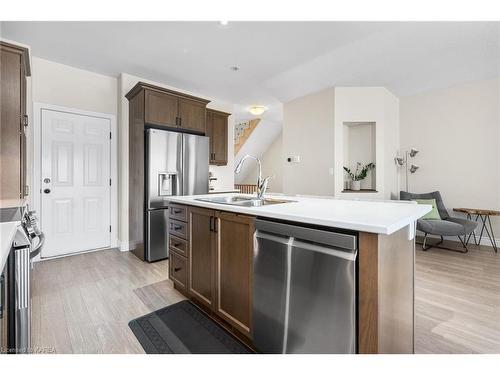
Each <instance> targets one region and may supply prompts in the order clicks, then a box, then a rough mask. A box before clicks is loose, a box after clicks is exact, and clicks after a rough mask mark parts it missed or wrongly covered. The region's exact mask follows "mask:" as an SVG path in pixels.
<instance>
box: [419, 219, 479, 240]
mask: <svg viewBox="0 0 500 375" xmlns="http://www.w3.org/2000/svg"><path fill="white" fill-rule="evenodd" d="M476 226H477V223H476V222H474V221H471V220H467V219H460V218H456V217H450V218H448V219H446V220H422V219H419V220H418V221H417V229H418V230H420V231H422V232H424V233H429V234H436V235H438V236H463V235H466V234H469V233H471V232H472V231H473V230H474V229H475V228H476Z"/></svg>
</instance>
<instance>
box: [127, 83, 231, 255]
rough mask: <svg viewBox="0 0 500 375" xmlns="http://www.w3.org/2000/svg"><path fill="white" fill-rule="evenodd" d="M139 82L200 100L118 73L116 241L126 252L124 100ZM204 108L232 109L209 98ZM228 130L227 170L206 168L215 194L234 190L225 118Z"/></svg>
mask: <svg viewBox="0 0 500 375" xmlns="http://www.w3.org/2000/svg"><path fill="white" fill-rule="evenodd" d="M139 81H142V82H146V83H150V84H153V85H157V86H161V87H165V88H168V89H171V90H175V91H179V92H183V93H186V94H189V95H194V96H198V97H204V96H203V95H201V94H200V93H193V92H189V91H186V90H182V89H179V88H177V87H172V86H168V85H165V84H162V83H159V82H153V81H150V80H147V79H144V78H141V77H136V76H133V75H130V74H127V73H121V74H120V77H119V78H118V150H119V158H118V160H119V166H118V168H119V170H118V179H119V181H120V189H119V195H118V199H119V203H118V205H119V212H120V215H119V227H120V229H119V238H120V241H121V249H122V250H128V125H129V124H128V115H129V113H128V100H127V98H125V94H127V93H128V92H129V91H130V89H131V88H132V87H134V86H135V84H136V83H137V82H139ZM207 99H209V100H211V102H210V103H208V105H207V108H212V109H217V110H220V111H224V112H228V113H232V112H233V105H232V104H231V103H227V102H223V101H218V100H216V99H213V98H207ZM228 126H229V129H228V163H227V166H210V171H211V172H212V173H213V174H214V177H217V181H215V182H214V184H213V185H214V186H215V188H216V189H217V190H224V189H226V190H229V189H234V173H233V171H234V140H233V138H234V137H233V132H234V120H233V116H229V125H228Z"/></svg>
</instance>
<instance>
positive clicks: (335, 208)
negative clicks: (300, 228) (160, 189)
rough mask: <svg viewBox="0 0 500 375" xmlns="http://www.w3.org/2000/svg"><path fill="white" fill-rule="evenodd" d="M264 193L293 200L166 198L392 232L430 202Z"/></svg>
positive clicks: (416, 216)
mask: <svg viewBox="0 0 500 375" xmlns="http://www.w3.org/2000/svg"><path fill="white" fill-rule="evenodd" d="M234 195H241V194H217V195H216V197H221V196H234ZM266 197H268V198H271V199H273V198H274V199H282V200H291V201H294V202H290V203H283V204H273V205H266V206H260V207H244V206H234V205H227V204H220V203H211V202H204V201H199V200H197V198H214V195H188V196H175V197H169V201H170V202H173V203H179V204H187V205H191V206H198V207H205V208H212V209H216V210H221V211H228V212H236V213H241V214H247V215H252V216H260V217H266V218H273V219H279V220H288V221H295V222H299V223H307V224H315V225H323V226H327V227H334V228H343V229H351V230H356V231H361V232H370V233H379V234H392V233H394V232H396V231H398V230H399V229H401V228H404V227H406V226H407V225H409V224H412V223H414V222H415V221H416V220H417V219H419V218H421V217H422V216H424V215H425V214H426V213H427V212H429V211H430V210H431V209H432V206H430V205H423V204H416V203H414V202H404V203H403V202H399V201H363V200H346V199H335V198H329V197H328V198H326V197H325V198H319V197H314V198H313V197H297V196H285V195H276V196H274V195H269V196H266Z"/></svg>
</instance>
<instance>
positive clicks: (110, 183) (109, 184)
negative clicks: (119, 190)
mask: <svg viewBox="0 0 500 375" xmlns="http://www.w3.org/2000/svg"><path fill="white" fill-rule="evenodd" d="M109 186H111V178H110V179H109Z"/></svg>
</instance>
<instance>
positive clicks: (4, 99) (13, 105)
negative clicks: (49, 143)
mask: <svg viewBox="0 0 500 375" xmlns="http://www.w3.org/2000/svg"><path fill="white" fill-rule="evenodd" d="M0 68H1V72H0V80H1V82H0V83H1V84H0V86H1V94H0V98H1V103H0V112H1V120H0V181H1V186H0V199H12V198H15V199H18V198H23V197H25V196H27V195H28V187H27V184H26V169H27V168H26V134H25V128H26V126H27V125H28V117H27V115H26V77H28V76H30V64H29V51H28V49H27V48H24V47H19V46H16V45H13V44H10V43H6V42H0Z"/></svg>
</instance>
